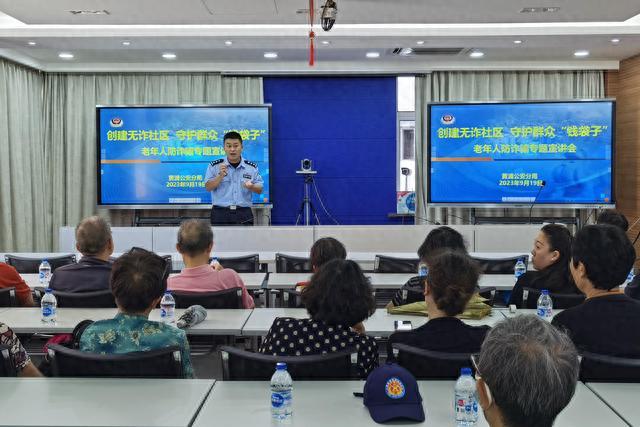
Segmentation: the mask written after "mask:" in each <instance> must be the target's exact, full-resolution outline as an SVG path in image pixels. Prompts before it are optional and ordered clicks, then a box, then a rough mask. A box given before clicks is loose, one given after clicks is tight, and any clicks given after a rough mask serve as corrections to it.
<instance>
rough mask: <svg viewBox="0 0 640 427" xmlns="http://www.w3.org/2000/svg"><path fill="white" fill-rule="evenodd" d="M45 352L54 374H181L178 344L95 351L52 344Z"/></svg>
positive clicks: (115, 376)
mask: <svg viewBox="0 0 640 427" xmlns="http://www.w3.org/2000/svg"><path fill="white" fill-rule="evenodd" d="M48 355H49V360H50V361H51V372H52V373H53V376H54V377H92V378H184V373H183V372H182V355H181V354H180V347H178V346H171V347H165V348H161V349H157V350H150V351H139V352H134V353H124V354H96V353H88V352H84V351H79V350H72V349H70V348H67V347H63V346H61V345H58V344H51V345H49V347H48Z"/></svg>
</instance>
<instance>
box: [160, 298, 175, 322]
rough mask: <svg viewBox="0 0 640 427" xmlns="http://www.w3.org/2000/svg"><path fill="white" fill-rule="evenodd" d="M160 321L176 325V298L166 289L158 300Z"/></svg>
mask: <svg viewBox="0 0 640 427" xmlns="http://www.w3.org/2000/svg"><path fill="white" fill-rule="evenodd" d="M160 321H161V322H162V323H166V324H168V325H171V326H176V300H175V299H174V298H173V295H171V292H169V291H166V292H165V293H164V295H163V296H162V299H161V300H160Z"/></svg>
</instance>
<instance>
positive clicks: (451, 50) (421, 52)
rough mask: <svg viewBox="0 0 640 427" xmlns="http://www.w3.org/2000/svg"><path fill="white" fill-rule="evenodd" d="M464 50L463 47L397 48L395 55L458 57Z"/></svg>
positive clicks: (394, 51) (394, 50)
mask: <svg viewBox="0 0 640 427" xmlns="http://www.w3.org/2000/svg"><path fill="white" fill-rule="evenodd" d="M462 51H464V48H461V47H397V48H395V49H393V54H394V55H398V56H425V55H428V56H434V55H438V56H443V55H458V54H460V53H461V52H462Z"/></svg>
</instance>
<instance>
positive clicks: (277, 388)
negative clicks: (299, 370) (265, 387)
mask: <svg viewBox="0 0 640 427" xmlns="http://www.w3.org/2000/svg"><path fill="white" fill-rule="evenodd" d="M292 391H293V380H292V379H291V375H289V372H288V371H287V364H286V363H282V362H278V363H277V364H276V371H275V372H274V374H273V376H272V377H271V418H272V419H273V420H274V421H275V422H277V423H287V422H289V421H290V420H291V414H292V409H291V399H292Z"/></svg>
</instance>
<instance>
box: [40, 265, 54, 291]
mask: <svg viewBox="0 0 640 427" xmlns="http://www.w3.org/2000/svg"><path fill="white" fill-rule="evenodd" d="M38 279H39V280H40V284H41V285H42V286H44V287H45V288H48V287H49V281H51V264H49V261H48V260H47V259H43V260H42V262H41V263H40V267H38Z"/></svg>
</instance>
